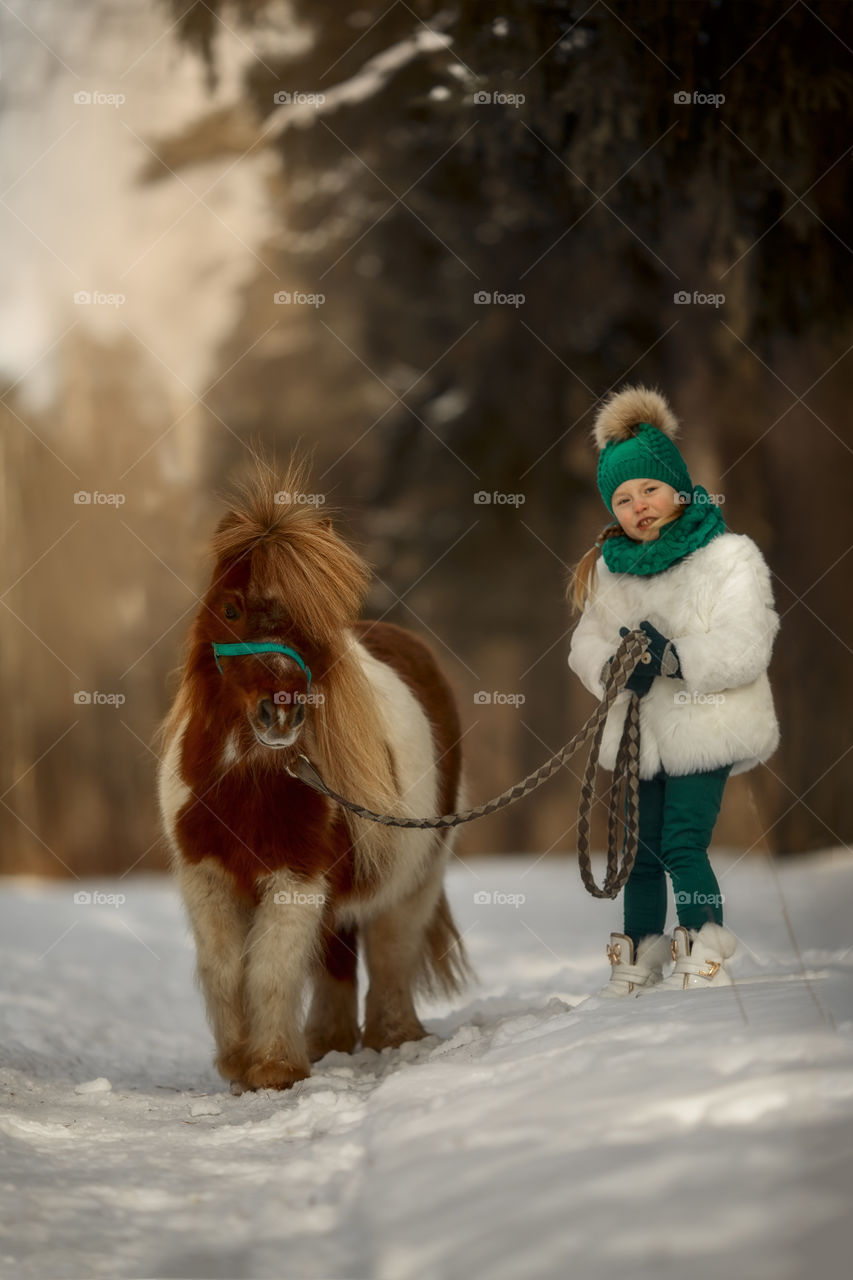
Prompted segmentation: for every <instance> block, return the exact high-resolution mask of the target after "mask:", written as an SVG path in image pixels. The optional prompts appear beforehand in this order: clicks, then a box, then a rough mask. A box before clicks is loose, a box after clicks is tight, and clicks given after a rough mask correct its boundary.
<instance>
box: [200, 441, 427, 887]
mask: <svg viewBox="0 0 853 1280" xmlns="http://www.w3.org/2000/svg"><path fill="white" fill-rule="evenodd" d="M310 492H311V490H310V489H309V488H308V464H307V462H306V461H305V460H304V459H302V458H299V457H297V456H295V455H294V456H293V457H292V458H291V459H290V462H289V464H288V466H287V468H286V470H285V472H284V474H283V475H280V476H278V477H277V476H276V473H275V471H274V470H272V469H270V467H269V466H268V465H267V464H265V463H261V464H259V465H258V467H257V469H256V470H255V471H254V472H253V473H252V475H251V476H250V477H249V478H248V479H247V480H244V481H242V482H241V483H239V484H238V485H237V486H236V487H235V490H234V492H233V494H232V496H231V497H230V499H229V503H228V507H229V509H228V512H227V514H226V515H225V516H224V518H223V519H222V521H221V522H220V525H219V528H218V530H217V532H216V534H215V535H214V537H213V539H212V542H211V550H212V552H213V554H214V556H215V557H216V561H217V563H222V562H230V561H233V560H236V559H240V558H242V557H244V556H247V555H248V556H251V574H252V585H253V586H255V587H258V588H259V589H260V590H261V591H262V592H263V593H264V594H269V595H273V596H275V597H276V598H277V599H278V600H279V601H280V602H281V604H282V606H283V608H284V609H285V611H286V612H287V615H288V616H289V618H291V619H292V621H293V624H294V626H295V627H296V629H297V630H298V631H299V632H301V633H302V634H303V635H304V636H306V637H307V638H308V639H309V640H310V641H311V642H312V643H313V644H315V645H317V646H319V647H321V648H322V649H323V650H324V651H325V652H326V653H327V654H329V655H330V660H329V663H328V665H327V668H326V670H325V671H324V672H323V673H322V675H321V678H320V679H319V680H318V681H317V684H316V690H315V691H316V692H319V693H322V694H323V695H324V700H323V701H322V702H321V703H318V704H315V705H312V706H311V708H310V712H309V715H308V717H307V719H306V727H305V731H304V733H303V740H302V741H301V742H300V743H299V744H298V745H299V747H300V749H301V750H304V751H305V753H306V754H307V755H308V756H309V758H311V759H312V761H313V762H314V763H315V764H316V765H317V767H318V768H319V770H320V772H321V774H322V775H323V777H324V778H325V780H326V782H327V783H328V785H329V786H330V787H331V788H332V789H333V790H334V791H338V792H339V793H340V794H341V795H344V796H346V797H347V798H348V799H352V800H355V801H356V802H358V803H360V804H362V805H364V806H365V807H367V808H370V809H375V810H377V811H379V812H380V813H397V814H399V813H402V812H404V810H403V809H402V808H401V804H400V798H399V793H398V788H397V785H396V782H395V777H394V765H393V755H392V754H391V750H390V746H391V744H390V743H389V741H388V738H389V730H388V727H387V726H386V723H385V720H384V718H383V715H382V712H381V709H380V706H379V702H378V699H377V696H376V692H375V690H374V688H373V686H372V685H371V683H370V681H369V680H368V678H367V676H366V675H365V672H364V669H363V667H362V664H361V662H360V661H359V658H358V656H357V653H356V648H355V645H356V641H355V637H354V636H353V634H352V632H351V631H350V627H351V626H352V624H353V623H355V622H356V621H357V620H358V618H359V614H360V611H361V607H362V604H363V601H364V597H365V595H366V593H367V588H368V585H369V582H370V569H369V567H368V565H367V562H366V561H365V560H364V559H363V558H362V557H361V556H360V555H359V554H358V553H357V552H356V551H355V550H354V549H353V548H352V547H350V546H349V545H348V544H347V543H346V542H344V541H343V539H342V538H340V537H339V536H338V534H337V533H336V532H335V531H334V529H333V528H332V522H331V519H330V517H329V515H328V513H327V508H326V507H325V505H323V506H322V507H319V506H318V504H316V503H314V502H304V501H303V502H299V501H295V500H291V501H287V500H283V495H290V496H291V499H295V497H296V495H300V494H306V493H310ZM346 818H347V822H348V824H349V830H350V834H351V836H352V839H353V844H354V846H355V848H356V855H357V856H356V859H355V863H356V868H357V870H358V872H359V874H360V875H367V874H369V873H371V872H380V873H381V871H382V869H383V866H384V864H385V861H386V859H387V858H389V857H390V855H391V846H392V841H393V835H392V833H391V831H390V830H389V828H387V827H384V826H380V825H378V824H376V825H374V824H369V823H367V822H365V821H364V820H363V819H359V818H355V817H352V816H351V815H349V814H346Z"/></svg>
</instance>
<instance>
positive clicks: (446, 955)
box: [417, 889, 476, 996]
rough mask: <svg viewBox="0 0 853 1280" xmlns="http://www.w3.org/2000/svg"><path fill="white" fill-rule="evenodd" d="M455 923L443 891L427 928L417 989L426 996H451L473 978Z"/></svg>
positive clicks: (456, 993) (473, 974)
mask: <svg viewBox="0 0 853 1280" xmlns="http://www.w3.org/2000/svg"><path fill="white" fill-rule="evenodd" d="M475 976H476V975H475V973H474V970H473V968H472V967H471V963H470V961H469V959H468V953H467V951H466V950H465V944H464V943H463V941H462V938H461V936H460V933H459V930H458V929H457V928H456V923H455V921H454V919H453V916H452V915H451V913H450V903H449V902H448V901H447V894H446V893H445V892H444V890H443V889H442V891H441V896H440V897H439V899H438V902H437V903H436V904H435V911H434V912H433V915H432V919H431V920H430V922H429V924H428V925H427V929H426V936H425V938H424V950H423V956H422V959H421V968H420V972H419V973H418V977H417V986H418V988H419V989H420V990H422V991H425V992H426V993H427V994H428V995H431V996H437V995H444V996H454V995H458V994H459V993H460V992H461V991H463V990H464V989H465V987H466V986H467V984H468V983H469V982H471V981H473V979H474V977H475Z"/></svg>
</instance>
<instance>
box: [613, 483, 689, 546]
mask: <svg viewBox="0 0 853 1280" xmlns="http://www.w3.org/2000/svg"><path fill="white" fill-rule="evenodd" d="M612 501H613V514H614V515H615V516H616V519H617V520H618V521H619V523H620V524H621V526H622V528H623V529H624V530H625V532H626V533H627V535H628V537H629V538H634V539H635V540H636V541H637V542H654V540H655V539H656V538H657V537H658V536H659V535H660V529H661V526H662V525H665V524H669V523H670V521H672V520H677V519H678V517H679V515H680V514H681V506H680V504H679V502H678V491H677V490H676V489H673V487H672V485H671V484H665V483H664V482H663V480H623V482H622V484H620V485H619V488H618V489H616V490H614V493H613V500H612Z"/></svg>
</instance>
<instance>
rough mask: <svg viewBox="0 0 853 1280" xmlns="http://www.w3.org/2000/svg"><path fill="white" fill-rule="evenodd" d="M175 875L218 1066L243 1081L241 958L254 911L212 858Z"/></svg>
mask: <svg viewBox="0 0 853 1280" xmlns="http://www.w3.org/2000/svg"><path fill="white" fill-rule="evenodd" d="M175 874H176V876H177V880H178V884H179V887H180V890H181V894H182V897H183V899H184V903H185V904H186V908H187V913H188V915H189V918H190V924H191V925H192V930H193V934H194V935H195V944H196V957H197V973H198V979H199V983H200V985H201V989H202V992H203V993H204V1002H205V1006H206V1008H207V1016H208V1020H209V1022H210V1025H211V1028H212V1030H213V1035H214V1039H215V1040H216V1049H217V1057H216V1067H217V1070H218V1071H219V1073H220V1075H222V1076H224V1078H225V1079H226V1080H239V1079H240V1078H241V1077H242V1075H243V1072H244V1070H245V1065H246V1064H245V1056H244V1055H245V1047H246V1018H245V1011H244V1007H243V996H242V989H241V985H242V968H243V961H242V955H243V946H244V944H245V941H246V936H247V935H248V932H249V929H250V927H251V924H252V916H253V914H254V908H253V907H252V906H251V905H250V904H248V903H245V902H243V901H242V900H241V899H240V898H238V896H237V895H236V893H235V891H234V882H233V880H232V878H231V876H230V875H229V874H228V873H227V872H226V871H225V869H224V868H223V867H222V866H221V865H220V864H219V863H218V862H216V861H214V860H213V859H212V858H205V859H204V860H203V861H202V862H197V863H191V862H185V861H183V860H180V861H178V862H177V865H176V867H175Z"/></svg>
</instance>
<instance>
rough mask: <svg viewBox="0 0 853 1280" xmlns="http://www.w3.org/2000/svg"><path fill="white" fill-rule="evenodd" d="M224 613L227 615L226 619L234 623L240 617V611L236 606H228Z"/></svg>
mask: <svg viewBox="0 0 853 1280" xmlns="http://www.w3.org/2000/svg"><path fill="white" fill-rule="evenodd" d="M222 612H223V613H224V614H225V617H226V618H230V619H231V621H232V622H233V621H234V619H235V618H239V617H240V610H239V609H238V608H237V606H236V605H234V604H227V605H226V606H225V608H224V609H223V610H222Z"/></svg>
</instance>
